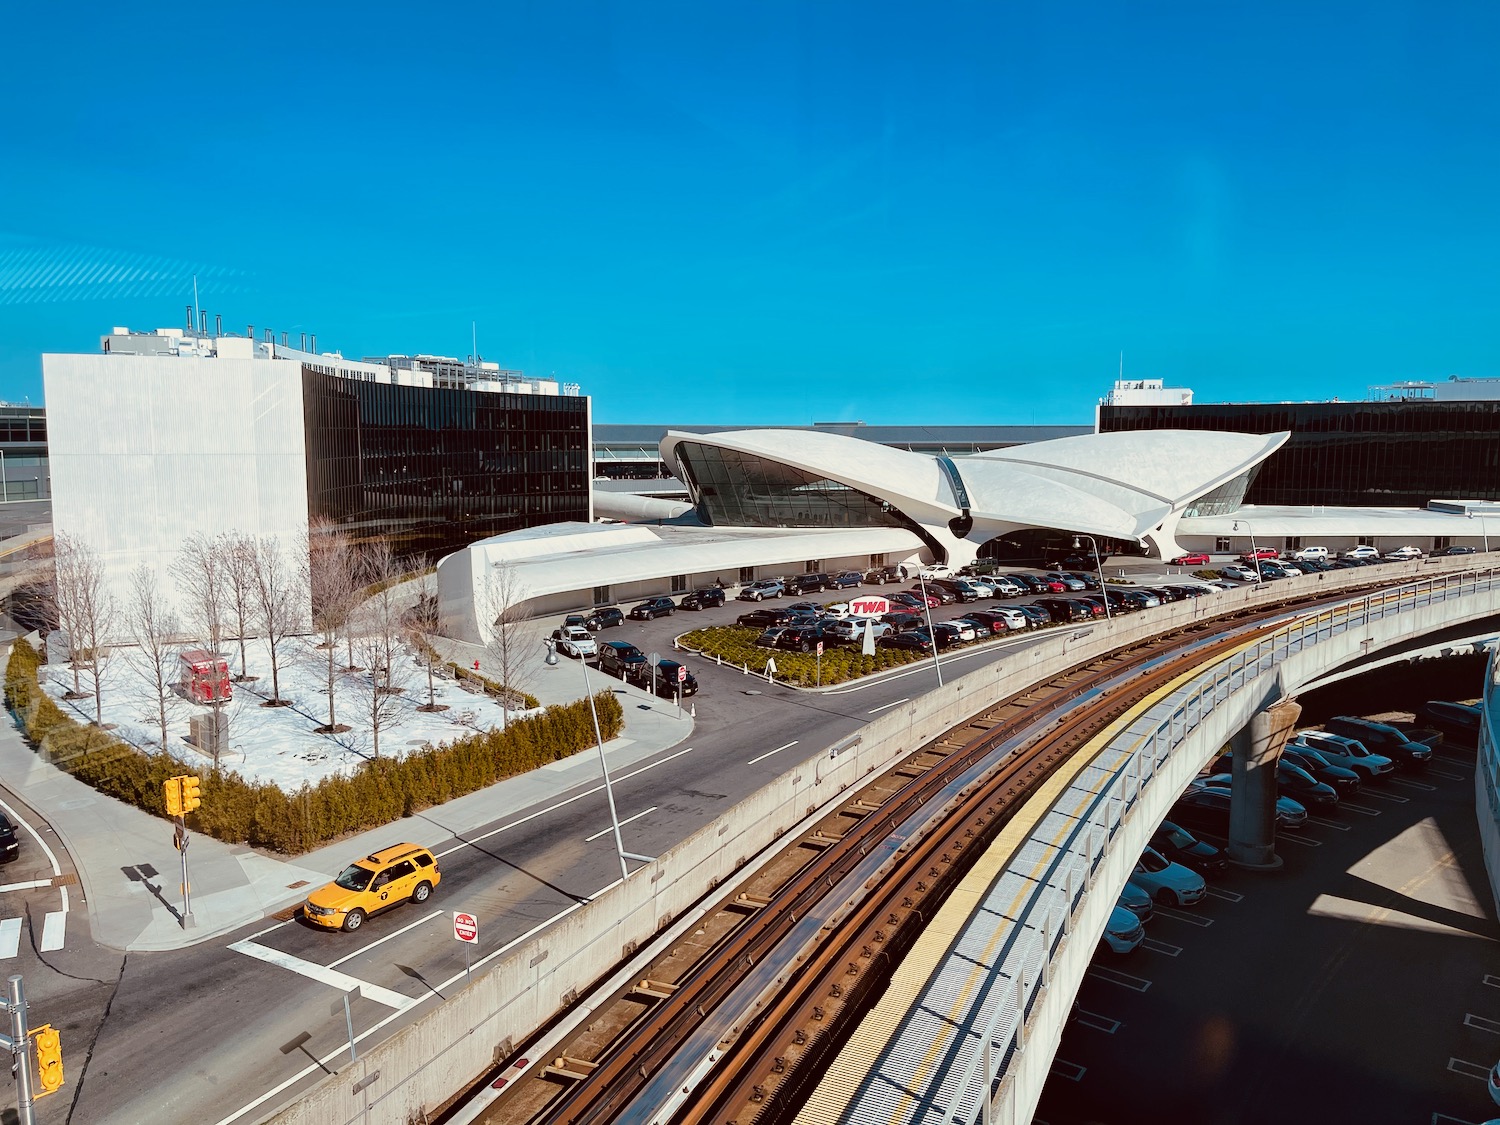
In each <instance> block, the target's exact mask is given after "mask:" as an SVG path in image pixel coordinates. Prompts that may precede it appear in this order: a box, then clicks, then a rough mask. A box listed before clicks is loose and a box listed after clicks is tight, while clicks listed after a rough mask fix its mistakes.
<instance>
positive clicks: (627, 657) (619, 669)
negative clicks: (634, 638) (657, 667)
mask: <svg viewBox="0 0 1500 1125" xmlns="http://www.w3.org/2000/svg"><path fill="white" fill-rule="evenodd" d="M644 663H646V654H645V653H644V652H642V651H641V650H640V649H638V648H636V647H635V645H633V644H631V643H630V642H629V641H600V642H599V671H601V672H603V673H604V674H605V675H606V676H618V677H619V678H620V679H622V680H623V679H625V676H626V673H627V672H628V671H629V669H630V665H632V664H644Z"/></svg>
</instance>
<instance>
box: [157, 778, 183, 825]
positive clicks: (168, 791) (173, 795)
mask: <svg viewBox="0 0 1500 1125" xmlns="http://www.w3.org/2000/svg"><path fill="white" fill-rule="evenodd" d="M161 789H162V793H163V794H165V796H166V798H167V815H168V816H181V815H182V778H180V777H169V778H167V780H166V781H163V782H162V783H161Z"/></svg>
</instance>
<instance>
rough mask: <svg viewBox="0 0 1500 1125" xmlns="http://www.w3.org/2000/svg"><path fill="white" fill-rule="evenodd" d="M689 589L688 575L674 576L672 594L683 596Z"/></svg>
mask: <svg viewBox="0 0 1500 1125" xmlns="http://www.w3.org/2000/svg"><path fill="white" fill-rule="evenodd" d="M687 587H688V581H687V575H686V574H674V575H672V593H674V594H681V593H683V592H684V591H685V590H686V589H687Z"/></svg>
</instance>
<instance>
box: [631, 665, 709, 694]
mask: <svg viewBox="0 0 1500 1125" xmlns="http://www.w3.org/2000/svg"><path fill="white" fill-rule="evenodd" d="M681 667H682V665H681V664H679V663H678V662H677V661H675V660H663V661H662V662H661V663H659V664H658V665H657V666H656V694H657V695H659V696H661V697H662V698H663V699H676V698H677V689H678V688H679V687H680V688H681V689H682V698H684V699H686V698H687V697H688V696H690V695H697V694H698V681H697V680H696V679H695V678H694V677H693V674H692V673H691V672H688V673H687V675H686V677H685V678H683V679H682V680H681V681H679V680H678V679H677V670H678V669H679V668H681ZM629 676H630V682H631V683H633V684H634V685H635V686H636V687H638V688H640V689H641V690H642V691H650V690H651V665H649V664H647V663H646V662H645V661H644V660H643V661H641V662H640V663H639V664H632V665H631V666H630V671H629Z"/></svg>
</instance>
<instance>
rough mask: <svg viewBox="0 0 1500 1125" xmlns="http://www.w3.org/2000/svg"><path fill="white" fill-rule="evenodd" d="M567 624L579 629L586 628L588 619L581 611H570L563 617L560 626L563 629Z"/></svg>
mask: <svg viewBox="0 0 1500 1125" xmlns="http://www.w3.org/2000/svg"><path fill="white" fill-rule="evenodd" d="M569 626H574V627H576V628H579V629H587V628H588V627H589V619H588V617H587V616H586V615H585V614H582V613H570V614H568V616H566V617H564V618H563V623H562V627H563V628H564V629H566V628H568V627H569Z"/></svg>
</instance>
